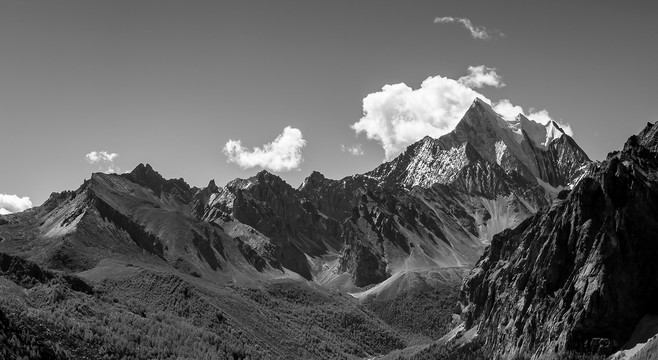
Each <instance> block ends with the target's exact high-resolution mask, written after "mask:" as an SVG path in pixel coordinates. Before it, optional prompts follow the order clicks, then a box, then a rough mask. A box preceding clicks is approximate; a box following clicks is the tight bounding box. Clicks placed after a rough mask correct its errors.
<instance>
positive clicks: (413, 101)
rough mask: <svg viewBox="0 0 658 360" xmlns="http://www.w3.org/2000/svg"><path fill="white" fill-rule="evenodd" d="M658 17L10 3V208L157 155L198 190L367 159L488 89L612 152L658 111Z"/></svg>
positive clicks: (1, 11) (596, 150)
mask: <svg viewBox="0 0 658 360" xmlns="http://www.w3.org/2000/svg"><path fill="white" fill-rule="evenodd" d="M656 14H658V5H656V4H655V3H654V2H648V1H646V2H633V3H632V4H631V3H628V2H616V1H606V2H601V1H570V2H567V1H535V0H522V1H521V0H519V1H440V2H439V1H404V2H402V1H368V0H361V1H342V0H338V1H309V0H298V1H297V0H296V1H287V0H282V1H250V0H242V1H182V0H180V1H168V0H157V1H145V0H125V1H123V0H113V1H97V0H79V1H77V0H76V1H71V0H58V1H46V0H41V1H40V0H35V1H18V0H16V1H13V0H11V1H8V0H1V1H0V166H1V168H2V172H1V173H0V211H2V212H7V211H21V210H23V209H25V208H27V207H29V206H31V205H38V204H41V203H42V202H43V201H45V200H46V199H47V198H48V196H49V195H50V193H52V192H55V191H63V190H71V189H76V188H78V187H79V186H80V185H81V184H82V182H83V181H84V180H85V179H87V178H89V177H90V174H91V173H92V172H96V171H113V172H118V173H121V172H126V171H130V170H132V169H133V168H134V167H135V166H136V165H138V164H139V163H150V164H151V165H152V166H153V167H154V168H155V169H156V170H157V171H159V172H160V173H161V174H162V175H163V176H164V177H166V178H181V177H182V178H184V179H185V180H186V181H187V182H188V183H190V184H191V185H193V186H198V187H202V186H206V185H207V184H208V181H209V180H211V179H215V180H216V182H217V183H218V184H224V183H226V182H228V181H230V180H232V179H234V178H237V177H242V178H244V177H249V176H252V175H254V174H255V173H256V172H258V171H260V170H261V169H263V168H265V169H267V170H268V171H271V172H273V173H276V174H277V175H279V176H281V177H282V178H283V179H284V180H286V181H287V182H288V183H290V184H291V185H292V186H294V187H297V186H298V185H299V184H301V182H302V181H303V179H304V178H305V177H306V176H308V175H309V174H310V173H311V172H312V171H313V170H317V171H320V172H322V173H323V174H325V176H327V177H329V178H342V177H345V176H349V175H352V174H355V173H363V172H366V171H369V170H371V169H373V168H375V167H376V166H377V165H379V164H380V163H381V162H382V161H385V160H387V159H391V158H393V157H395V155H396V154H398V153H399V152H400V151H402V150H403V149H404V147H405V146H406V145H408V144H409V143H411V142H413V141H415V140H417V139H420V138H422V137H423V136H424V135H431V136H440V134H442V133H445V132H447V131H449V130H450V127H451V126H454V125H455V123H456V121H458V118H459V117H460V116H461V112H463V110H464V106H467V105H464V104H467V103H470V101H472V99H473V97H474V96H478V97H482V98H485V99H486V101H487V102H490V103H491V104H492V105H495V106H496V107H497V108H498V109H500V111H503V110H506V111H512V110H514V109H516V111H517V112H518V111H523V112H524V113H525V114H526V115H529V116H531V117H533V116H534V117H535V119H536V120H538V121H546V119H553V120H555V121H557V122H559V123H561V124H563V125H568V128H569V129H570V130H571V131H572V133H573V137H574V139H575V140H576V141H577V142H578V143H579V144H580V146H581V147H582V148H583V149H584V150H585V152H586V153H587V154H588V155H589V156H590V157H591V158H592V159H596V160H601V159H604V158H605V156H606V154H607V153H608V152H610V151H613V150H616V149H619V148H621V147H622V146H623V144H624V142H625V141H626V139H627V138H628V137H629V136H630V135H632V134H635V133H638V132H639V131H640V130H641V129H642V128H643V127H644V126H645V124H646V123H647V122H655V121H656V120H658V115H657V114H656V110H655V104H657V103H658V89H657V87H658V85H657V81H656V80H658V76H657V75H656V72H655V66H656V64H658V46H657V45H658V40H657V38H656V34H658V22H657V21H655V15H656ZM519 107H520V108H519ZM521 109H522V110H521ZM27 197H29V199H26V198H27ZM2 209H4V211H3V210H2Z"/></svg>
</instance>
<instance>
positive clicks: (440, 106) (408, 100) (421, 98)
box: [352, 75, 491, 160]
mask: <svg viewBox="0 0 658 360" xmlns="http://www.w3.org/2000/svg"><path fill="white" fill-rule="evenodd" d="M477 97H479V98H480V99H482V100H483V101H485V102H487V103H491V101H490V100H489V99H487V98H486V97H485V96H484V95H482V94H480V93H478V92H477V91H475V90H473V89H471V88H469V87H468V86H465V85H463V84H462V83H460V82H458V81H456V80H453V79H450V78H447V77H443V76H440V75H439V76H434V77H429V78H427V79H425V81H423V83H422V84H421V85H420V88H419V89H415V90H414V89H412V88H410V87H409V86H407V85H406V84H404V83H399V84H393V85H385V86H384V87H383V88H382V91H379V92H375V93H372V94H369V95H368V96H366V97H365V98H364V99H363V114H364V115H363V117H362V118H361V119H360V120H359V121H358V122H356V123H355V124H353V125H352V129H354V130H355V131H356V133H357V134H360V133H365V135H366V137H367V138H368V139H373V140H377V141H379V142H380V143H381V145H382V147H383V148H384V153H385V157H386V159H387V160H390V159H392V158H393V157H395V156H396V155H398V154H399V153H400V152H402V151H403V150H404V149H405V148H406V147H407V146H408V145H410V144H412V143H413V142H415V141H417V140H419V139H422V138H423V137H425V136H426V135H429V136H431V137H439V136H441V135H443V134H446V133H448V132H449V131H451V130H452V129H454V127H455V125H457V123H458V122H459V120H460V119H461V117H462V116H463V115H464V113H465V112H466V110H467V109H468V107H469V106H470V105H471V103H472V102H473V100H475V98H477Z"/></svg>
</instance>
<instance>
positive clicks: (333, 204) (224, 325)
mask: <svg viewBox="0 0 658 360" xmlns="http://www.w3.org/2000/svg"><path fill="white" fill-rule="evenodd" d="M589 167H591V165H590V161H589V159H588V158H587V156H586V155H585V154H584V152H583V151H582V150H581V149H580V148H579V147H578V145H577V144H576V143H575V142H574V141H573V139H572V138H571V137H569V136H568V135H567V134H565V133H564V132H563V131H562V130H561V129H560V128H559V126H557V125H556V124H555V123H549V124H546V125H542V124H538V123H536V122H534V121H531V120H528V119H527V118H525V117H523V116H519V117H517V118H515V119H503V118H502V117H501V116H500V115H498V114H496V113H495V112H494V111H493V110H492V109H491V107H490V106H489V105H487V104H485V103H484V102H482V101H480V100H476V101H474V103H473V104H472V106H471V107H470V108H469V109H468V111H467V112H466V114H465V115H464V117H463V119H462V120H461V122H460V123H459V124H458V125H457V127H456V128H455V129H454V131H452V132H451V133H449V134H446V135H445V136H442V137H441V138H438V139H432V138H429V137H427V138H424V139H422V140H420V141H418V142H417V143H415V144H412V145H411V146H409V148H407V149H406V151H405V152H404V153H402V154H401V155H400V156H398V157H397V158H396V159H394V160H393V161H391V162H388V163H384V164H382V165H380V166H379V167H377V168H376V169H374V170H373V171H370V172H367V173H365V174H358V175H354V176H350V177H346V178H344V179H340V180H332V179H327V178H326V177H325V176H323V175H322V174H320V173H318V172H314V173H312V174H311V175H310V176H309V177H308V178H307V179H306V180H305V181H304V183H303V184H302V185H301V186H300V187H298V188H293V187H292V186H290V185H289V184H287V183H285V182H284V181H283V180H282V179H281V178H279V177H278V176H276V175H273V174H270V173H268V172H266V171H262V172H260V173H258V174H256V175H255V176H253V177H251V178H248V179H236V180H233V181H231V182H229V183H228V184H226V185H225V186H223V187H219V186H217V185H216V184H215V182H214V181H211V182H210V183H209V184H208V186H207V187H205V188H201V189H199V188H195V187H191V186H189V185H188V184H187V183H185V181H184V180H183V179H170V180H166V179H164V178H163V177H162V176H161V175H160V174H159V173H158V172H156V171H155V170H154V169H153V168H152V167H151V166H149V165H141V164H140V165H139V166H137V167H136V168H135V169H134V170H133V171H132V172H131V173H128V174H122V175H118V174H101V173H96V174H93V175H92V176H91V178H90V179H89V180H87V181H85V182H84V183H83V184H82V186H80V188H78V189H77V190H75V191H65V192H62V193H54V194H53V195H52V196H51V197H50V198H49V199H48V200H47V201H46V202H45V203H44V204H43V205H41V206H39V207H35V208H33V209H31V210H28V211H25V212H23V213H18V214H12V215H7V216H2V217H0V252H1V253H4V254H7V255H8V256H12V257H16V258H20V259H23V260H26V261H28V262H29V264H31V265H29V266H28V268H29V267H30V266H34V267H38V268H39V269H42V270H43V271H50V272H53V274H55V273H57V274H62V276H65V278H66V277H70V276H75V279H79V281H81V282H83V283H84V284H86V285H88V286H89V288H90V289H93V291H87V292H81V291H78V290H76V289H74V288H72V287H71V285H70V284H69V283H68V282H66V281H63V280H62V281H55V280H52V281H51V280H49V279H50V278H48V279H46V280H43V279H42V278H41V277H38V276H37V277H34V276H32V275H30V276H32V278H34V279H35V280H34V281H32V280H29V278H27V280H21V281H19V282H16V281H13V280H11V281H10V280H6V279H13V278H12V276H17V275H15V271H14V268H13V267H11V266H8V267H3V268H2V270H3V272H4V273H5V274H6V275H5V276H4V277H3V279H5V278H6V279H5V280H6V281H5V280H3V281H4V282H3V283H2V284H0V286H5V287H3V288H2V289H7V291H4V292H2V294H3V295H0V296H1V297H2V302H1V303H0V306H2V309H3V310H2V311H3V312H4V316H5V317H4V318H3V317H2V316H0V322H2V321H5V320H3V319H5V318H6V321H5V322H6V323H7V324H8V325H7V326H8V328H12V329H13V328H16V327H20V326H23V325H24V326H25V328H26V329H29V330H30V329H31V330H30V331H27V332H26V333H25V334H24V335H25V336H24V337H23V338H20V339H19V340H20V341H25V342H29V341H33V340H34V339H41V338H40V337H39V335H38V334H39V333H40V332H41V330H43V329H44V328H48V329H51V330H52V333H53V334H59V335H57V336H55V337H52V338H44V339H41V340H39V341H41V342H37V343H38V344H41V345H39V346H36V347H35V348H34V349H35V350H34V351H36V352H39V351H42V350H43V351H45V352H44V353H43V354H46V353H48V354H50V353H49V352H48V351H51V350H52V351H55V350H57V349H60V350H61V351H60V352H57V351H55V353H57V354H58V355H57V356H60V355H61V356H60V357H67V356H68V357H74V358H75V357H80V356H83V355H84V356H91V355H89V354H88V353H87V352H85V353H84V354H83V353H79V352H76V350H75V349H76V348H77V347H76V345H80V344H82V343H84V344H85V346H84V349H87V350H88V349H89V348H90V347H91V348H93V347H92V346H94V344H96V345H98V346H100V345H99V344H103V346H104V347H103V348H102V349H101V350H99V353H98V354H100V355H98V357H103V356H107V357H110V358H112V357H121V356H124V355H125V356H133V357H136V358H142V357H156V358H157V357H162V358H168V357H174V358H175V357H177V356H192V357H194V358H199V357H201V358H202V357H204V356H206V354H215V355H213V356H216V357H218V358H224V355H226V356H228V357H233V358H246V357H249V358H291V357H292V358H359V357H367V356H375V355H378V354H385V353H388V352H390V351H392V350H394V349H399V348H404V347H406V346H407V345H409V344H410V343H413V344H416V343H419V342H420V341H424V342H429V341H431V340H432V339H436V338H438V337H439V336H440V335H442V333H443V332H444V331H446V330H447V327H448V325H449V321H450V314H451V313H452V312H453V311H454V304H455V303H456V300H457V297H458V289H459V287H460V285H461V283H462V280H463V278H464V276H465V275H466V274H467V273H468V272H469V271H470V269H471V268H472V267H473V266H474V265H475V264H476V262H477V261H478V259H479V257H480V256H481V255H482V253H483V252H484V249H485V247H486V246H487V245H488V244H489V243H490V242H491V241H492V238H493V237H494V234H496V233H498V232H500V231H503V230H505V229H508V228H513V227H515V226H517V225H518V224H521V223H523V224H526V223H525V222H523V221H524V220H525V219H527V218H529V217H531V216H532V215H533V214H535V213H536V212H537V211H538V210H540V209H548V208H549V206H550V204H551V202H552V201H553V199H554V198H555V197H556V196H557V195H558V193H559V192H560V191H562V190H565V189H570V188H571V187H572V186H573V184H575V183H576V182H577V181H578V180H579V179H580V178H582V177H583V176H584V175H585V174H586V173H587V169H588V168H589ZM3 266H4V265H3ZM35 271H36V270H35ZM20 273H21V274H23V273H25V271H22V270H21V272H20ZM28 273H29V271H28ZM37 273H38V272H37ZM12 274H13V275H12ZM35 274H36V273H35ZM21 276H22V275H21ZM53 276H54V275H53ZM52 278H53V279H55V278H57V279H59V277H57V276H54V277H52ZM21 279H22V278H21ZM76 281H77V280H76ZM3 284H4V285H3ZM55 293H57V294H59V295H52V294H55ZM8 294H9V295H8ZM355 298H356V299H359V300H355ZM437 304H438V305H437ZM420 305H422V306H423V309H424V310H423V311H422V312H419V311H417V309H418V307H419V306H420ZM21 313H29V314H30V316H28V317H26V318H24V317H21V316H20V314H21ZM58 314H59V315H58ZM107 314H119V315H120V316H119V320H117V321H118V322H113V321H114V320H112V321H110V320H109V319H108V318H107ZM427 314H431V315H432V316H427ZM474 314H475V315H473V316H471V318H472V319H476V318H478V316H480V313H477V314H476V313H474ZM0 315H2V314H0ZM409 319H413V320H409ZM474 321H475V320H473V322H474ZM12 324H13V325H12ZM158 324H159V325H158ZM145 328H157V329H160V330H158V331H159V332H158V333H157V334H160V335H151V334H150V335H148V336H146V335H145V336H143V337H137V336H135V335H134V334H135V333H136V332H138V331H142V330H140V329H145ZM67 332H72V333H73V334H77V335H76V336H78V337H77V338H76V337H73V338H70V337H67V336H65V335H64V334H66V333H67ZM190 332H191V333H193V334H195V336H196V337H197V338H198V339H202V340H198V341H199V343H200V344H202V346H201V345H199V346H196V347H194V346H192V344H195V343H194V342H193V340H191V339H188V338H187V337H186V336H183V334H186V333H190ZM163 334H165V335H163ZM172 338H175V339H177V340H176V341H177V342H175V343H173V342H171V341H170V339H172ZM21 339H23V340H21ZM76 339H77V340H76ZM186 339H187V340H186ZM34 341H36V340H34ZM76 341H80V342H79V343H77V344H76V343H75V342H76ZM194 341H196V340H194ZM168 343H171V345H166V344H168ZM55 344H59V345H58V346H60V348H58V347H56V346H55ZM62 344H64V345H66V344H68V345H66V346H64V345H62ZM174 345H176V346H174ZM98 346H96V347H98ZM14 348H15V347H14ZM39 349H41V350H39ZM53 349H55V350H53ZM194 349H196V350H194ZM85 351H86V350H85ZM189 351H192V353H187V352H189ZM16 354H18V355H17V356H23V355H21V354H23V353H20V352H19V353H13V355H16ZM189 354H193V355H189ZM217 354H221V355H217ZM0 355H1V353H0ZM3 356H4V355H3ZM7 356H9V355H7ZM44 356H45V355H44ZM209 356H210V355H209ZM92 357H93V356H92ZM211 358H212V356H211Z"/></svg>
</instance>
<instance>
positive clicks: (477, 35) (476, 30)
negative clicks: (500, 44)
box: [434, 16, 505, 40]
mask: <svg viewBox="0 0 658 360" xmlns="http://www.w3.org/2000/svg"><path fill="white" fill-rule="evenodd" d="M434 23H435V24H451V23H459V24H461V25H462V26H463V27H464V28H465V29H466V30H468V31H469V32H470V33H471V36H472V37H473V39H480V40H487V39H491V38H492V37H493V35H491V33H492V31H489V30H487V29H486V28H485V27H484V26H476V25H474V24H473V22H471V20H469V19H467V18H456V17H452V16H443V17H437V18H434ZM493 33H494V34H495V35H498V36H505V34H503V33H502V32H500V31H497V30H494V31H493Z"/></svg>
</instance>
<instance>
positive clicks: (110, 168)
mask: <svg viewBox="0 0 658 360" xmlns="http://www.w3.org/2000/svg"><path fill="white" fill-rule="evenodd" d="M117 157H119V154H117V153H111V152H107V151H92V152H90V153H89V154H87V155H85V159H86V160H87V162H88V163H90V164H92V165H96V166H97V167H98V171H101V172H104V173H108V174H112V173H118V172H119V171H120V169H119V167H118V166H116V164H115V163H114V159H116V158H117Z"/></svg>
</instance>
